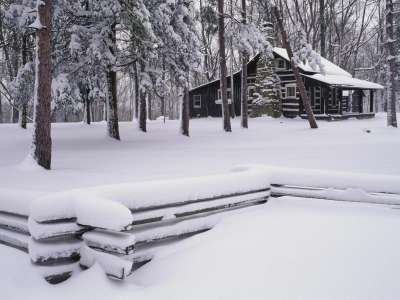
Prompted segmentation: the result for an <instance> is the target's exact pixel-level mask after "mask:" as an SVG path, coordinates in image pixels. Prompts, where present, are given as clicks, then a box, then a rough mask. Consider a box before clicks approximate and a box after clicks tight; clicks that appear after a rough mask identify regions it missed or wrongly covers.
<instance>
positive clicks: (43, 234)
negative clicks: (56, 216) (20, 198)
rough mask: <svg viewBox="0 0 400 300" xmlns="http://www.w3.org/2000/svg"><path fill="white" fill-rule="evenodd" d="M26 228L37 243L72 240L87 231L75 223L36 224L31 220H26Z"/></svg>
mask: <svg viewBox="0 0 400 300" xmlns="http://www.w3.org/2000/svg"><path fill="white" fill-rule="evenodd" d="M0 222H1V218H0ZM28 226H29V233H30V234H31V236H32V237H33V238H34V239H35V240H37V241H44V240H50V239H65V238H72V237H76V236H79V235H81V234H82V233H84V232H85V231H87V230H88V229H87V228H86V227H84V226H80V225H78V224H76V222H57V223H38V222H36V221H35V220H34V219H32V218H29V219H28Z"/></svg>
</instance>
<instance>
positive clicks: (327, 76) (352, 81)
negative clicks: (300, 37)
mask: <svg viewBox="0 0 400 300" xmlns="http://www.w3.org/2000/svg"><path fill="white" fill-rule="evenodd" d="M273 51H274V53H276V54H277V55H279V56H280V57H282V58H284V59H286V60H287V61H289V56H288V54H287V51H286V49H284V48H278V47H275V48H274V49H273ZM314 52H315V51H314ZM315 53H316V52H315ZM321 63H322V65H323V67H324V74H322V72H321V70H319V67H317V69H313V68H312V67H311V66H310V65H309V63H305V64H304V63H302V64H300V65H299V68H300V69H302V70H303V71H306V72H312V73H315V74H313V75H304V74H303V75H304V76H305V77H309V78H312V79H314V80H318V81H320V82H323V83H326V84H329V85H335V86H341V87H345V88H346V87H348V88H350V89H351V88H358V89H373V90H381V89H383V86H381V85H380V84H377V83H373V82H369V81H366V80H361V79H357V78H353V77H352V76H351V74H350V73H349V72H346V71H345V70H343V69H342V68H340V67H339V66H337V65H335V64H334V63H332V62H331V61H329V60H327V59H325V58H323V57H321Z"/></svg>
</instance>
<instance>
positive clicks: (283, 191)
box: [272, 185, 400, 205]
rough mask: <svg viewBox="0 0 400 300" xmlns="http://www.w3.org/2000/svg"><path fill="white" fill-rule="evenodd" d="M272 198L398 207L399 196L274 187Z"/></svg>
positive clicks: (359, 190) (357, 190) (348, 190)
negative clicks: (290, 197)
mask: <svg viewBox="0 0 400 300" xmlns="http://www.w3.org/2000/svg"><path fill="white" fill-rule="evenodd" d="M272 196H275V197H280V196H294V197H302V198H315V199H325V200H334V201H345V202H361V203H371V204H386V205H400V195H394V194H383V193H368V192H365V191H364V190H362V189H356V188H348V189H335V188H312V187H299V186H287V185H285V186H274V187H273V188H272Z"/></svg>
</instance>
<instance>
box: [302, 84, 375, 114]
mask: <svg viewBox="0 0 400 300" xmlns="http://www.w3.org/2000/svg"><path fill="white" fill-rule="evenodd" d="M305 86H306V91H307V94H308V96H309V98H310V101H311V107H312V109H313V112H314V114H315V117H316V119H319V120H331V121H333V120H343V119H348V118H354V117H355V118H359V119H363V118H372V117H374V116H375V98H376V95H375V93H376V89H372V88H361V87H353V86H352V87H349V86H344V85H329V84H326V83H323V82H320V81H317V80H312V79H309V78H306V80H305ZM299 112H300V117H302V118H306V117H307V116H306V114H305V110H304V108H303V104H302V102H301V101H300V103H299Z"/></svg>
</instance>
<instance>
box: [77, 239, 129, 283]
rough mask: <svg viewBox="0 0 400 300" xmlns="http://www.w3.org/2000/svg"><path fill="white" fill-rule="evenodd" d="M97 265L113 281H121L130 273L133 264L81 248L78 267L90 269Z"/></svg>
mask: <svg viewBox="0 0 400 300" xmlns="http://www.w3.org/2000/svg"><path fill="white" fill-rule="evenodd" d="M96 263H98V264H99V265H100V267H101V268H102V269H103V270H104V272H105V273H106V274H107V275H108V276H109V277H111V278H113V279H118V280H123V279H125V278H126V277H127V276H129V275H130V274H131V272H132V268H133V262H132V261H129V260H125V259H123V258H121V257H118V256H115V255H112V254H108V253H104V252H99V251H96V250H93V249H90V248H89V247H87V246H84V247H82V259H81V260H80V265H81V266H82V267H83V268H90V267H92V266H93V265H94V264H96Z"/></svg>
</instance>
